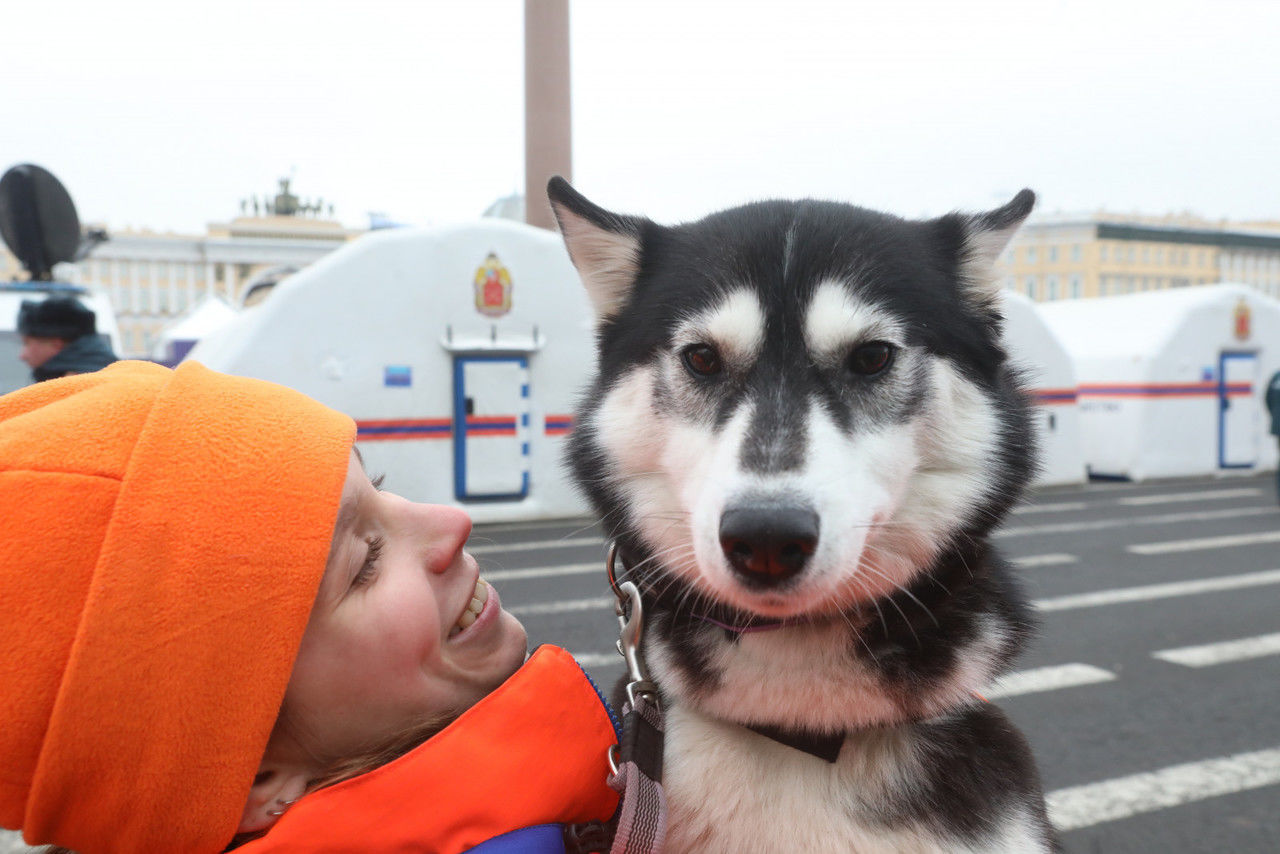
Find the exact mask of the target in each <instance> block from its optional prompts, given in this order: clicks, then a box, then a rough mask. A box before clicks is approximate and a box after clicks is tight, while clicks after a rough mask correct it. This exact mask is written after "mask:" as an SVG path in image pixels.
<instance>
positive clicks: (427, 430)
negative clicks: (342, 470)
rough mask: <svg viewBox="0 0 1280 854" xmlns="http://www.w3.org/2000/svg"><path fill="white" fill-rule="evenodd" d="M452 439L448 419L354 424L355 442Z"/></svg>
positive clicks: (395, 420) (382, 420)
mask: <svg viewBox="0 0 1280 854" xmlns="http://www.w3.org/2000/svg"><path fill="white" fill-rule="evenodd" d="M452 437H453V422H452V421H450V420H449V419H448V418H380V419H376V420H368V421H357V422H356V441H357V442H392V441H407V440H410V439H450V438H452Z"/></svg>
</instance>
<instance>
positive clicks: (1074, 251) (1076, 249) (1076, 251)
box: [1071, 243, 1080, 261]
mask: <svg viewBox="0 0 1280 854" xmlns="http://www.w3.org/2000/svg"><path fill="white" fill-rule="evenodd" d="M1071 260H1072V261H1079V260H1080V244H1079V243H1077V244H1075V245H1073V246H1072V247H1071Z"/></svg>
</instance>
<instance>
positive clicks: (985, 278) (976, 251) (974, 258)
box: [941, 190, 1036, 309]
mask: <svg viewBox="0 0 1280 854" xmlns="http://www.w3.org/2000/svg"><path fill="white" fill-rule="evenodd" d="M1035 203H1036V194H1035V193H1033V192H1031V191H1030V190H1023V191H1021V192H1020V193H1018V194H1017V195H1016V196H1014V197H1013V199H1011V200H1010V201H1009V203H1008V204H1006V205H1004V206H1003V207H999V208H996V209H995V210H993V211H987V212H986V213H981V214H949V215H948V216H945V217H943V218H942V220H941V222H944V223H947V222H948V221H950V223H949V224H956V223H958V224H959V226H960V232H961V233H960V240H961V244H960V246H959V248H958V251H959V257H958V258H957V259H956V260H957V267H958V272H959V277H960V287H961V288H962V289H963V292H964V297H965V299H967V300H968V301H969V302H971V303H973V304H974V305H977V306H979V307H981V308H988V309H990V308H994V303H995V299H996V297H997V296H999V293H1000V283H999V282H998V281H997V278H996V268H995V265H996V258H998V257H999V256H1000V253H1001V252H1003V251H1004V248H1005V247H1006V246H1008V245H1009V241H1010V240H1012V239H1013V235H1014V234H1015V233H1016V232H1017V230H1018V228H1019V226H1021V225H1022V223H1023V221H1024V220H1026V218H1027V216H1028V215H1029V214H1030V213H1031V209H1032V208H1033V207H1034V206H1035Z"/></svg>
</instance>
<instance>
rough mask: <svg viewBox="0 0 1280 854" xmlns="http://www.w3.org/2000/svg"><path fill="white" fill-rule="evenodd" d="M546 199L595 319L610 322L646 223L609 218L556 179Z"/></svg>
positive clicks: (632, 276)
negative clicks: (589, 300)
mask: <svg viewBox="0 0 1280 854" xmlns="http://www.w3.org/2000/svg"><path fill="white" fill-rule="evenodd" d="M547 198H548V199H550V200H551V210H552V211H553V212H554V213H555V215H556V222H558V223H559V224H560V235H561V236H562V237H563V238H564V245H565V247H566V248H567V249H568V250H569V259H570V260H571V261H573V266H575V267H577V268H578V274H579V275H580V276H581V277H582V284H583V285H584V286H586V289H587V296H589V297H590V298H591V305H592V307H593V308H594V309H595V312H596V317H597V319H599V320H602V321H603V320H609V319H610V318H612V317H613V316H614V315H615V314H617V313H618V311H619V310H620V309H621V308H622V306H623V304H624V303H626V301H627V295H628V294H630V293H631V286H632V285H633V284H635V281H636V273H637V272H638V271H639V270H640V234H641V230H642V229H643V227H644V225H645V224H646V222H647V220H643V219H639V218H636V217H627V216H619V215H618V214H615V213H610V212H609V211H607V210H605V209H604V208H602V207H600V206H598V205H595V204H593V203H592V202H590V201H589V200H588V199H587V198H586V196H583V195H582V194H581V193H579V192H578V191H577V190H575V189H573V187H571V186H569V182H568V181H566V180H565V179H563V178H561V177H560V176H559V175H557V176H556V177H554V178H552V179H551V180H550V181H549V182H548V183H547Z"/></svg>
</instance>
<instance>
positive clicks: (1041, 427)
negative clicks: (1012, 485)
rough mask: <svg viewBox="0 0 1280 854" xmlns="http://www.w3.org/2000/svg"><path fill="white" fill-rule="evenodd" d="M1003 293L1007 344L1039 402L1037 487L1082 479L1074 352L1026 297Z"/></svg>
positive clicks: (1035, 398)
mask: <svg viewBox="0 0 1280 854" xmlns="http://www.w3.org/2000/svg"><path fill="white" fill-rule="evenodd" d="M1003 295H1004V316H1005V320H1004V345H1005V349H1006V350H1007V351H1008V353H1009V358H1010V360H1011V361H1012V362H1013V363H1014V364H1016V365H1017V366H1018V367H1019V368H1020V369H1021V370H1022V371H1023V373H1024V376H1025V378H1026V383H1027V385H1028V387H1029V390H1030V392H1031V394H1032V400H1033V402H1034V403H1035V409H1034V410H1033V414H1034V417H1035V427H1036V438H1037V439H1038V441H1039V444H1040V472H1039V475H1038V477H1037V478H1036V481H1035V483H1036V485H1039V486H1048V485H1052V484H1064V483H1082V482H1083V481H1084V479H1085V469H1084V449H1083V445H1082V443H1081V433H1080V412H1079V406H1078V404H1077V400H1076V374H1075V366H1074V365H1073V364H1072V361H1071V355H1070V354H1069V353H1068V352H1067V350H1066V348H1065V347H1063V346H1062V342H1060V341H1059V340H1058V337H1057V336H1056V335H1055V334H1054V333H1053V330H1051V329H1050V328H1049V326H1048V325H1047V324H1046V323H1045V321H1044V319H1043V318H1042V317H1041V316H1040V314H1039V313H1038V312H1037V311H1036V307H1035V304H1034V303H1033V302H1032V301H1031V300H1029V299H1028V298H1027V297H1024V296H1022V295H1021V294H1017V293H1013V292H1012V291H1003Z"/></svg>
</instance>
